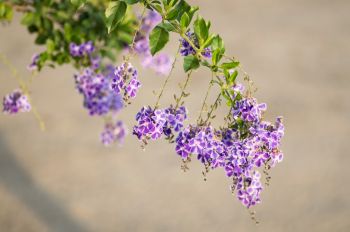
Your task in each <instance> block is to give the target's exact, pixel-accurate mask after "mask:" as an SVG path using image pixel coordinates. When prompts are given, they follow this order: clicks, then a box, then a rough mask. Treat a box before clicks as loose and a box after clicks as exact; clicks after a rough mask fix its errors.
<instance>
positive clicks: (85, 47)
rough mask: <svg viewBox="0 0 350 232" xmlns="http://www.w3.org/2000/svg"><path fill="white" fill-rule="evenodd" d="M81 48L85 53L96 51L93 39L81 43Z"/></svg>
mask: <svg viewBox="0 0 350 232" xmlns="http://www.w3.org/2000/svg"><path fill="white" fill-rule="evenodd" d="M80 49H81V50H82V53H83V54H84V55H90V54H91V53H93V52H94V50H95V46H94V44H93V42H92V41H88V42H86V43H83V44H81V45H80Z"/></svg>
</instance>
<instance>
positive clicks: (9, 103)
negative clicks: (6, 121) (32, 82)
mask: <svg viewBox="0 0 350 232" xmlns="http://www.w3.org/2000/svg"><path fill="white" fill-rule="evenodd" d="M30 110H31V105H30V103H29V99H28V97H27V96H26V95H25V94H23V92H22V91H21V90H19V89H15V90H14V91H12V92H11V93H9V94H7V95H6V96H5V97H4V99H3V112H4V113H6V114H16V113H19V112H29V111H30Z"/></svg>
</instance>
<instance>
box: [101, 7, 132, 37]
mask: <svg viewBox="0 0 350 232" xmlns="http://www.w3.org/2000/svg"><path fill="white" fill-rule="evenodd" d="M126 8H127V5H126V3H125V2H121V1H111V2H110V3H109V5H108V7H107V9H106V12H105V15H106V18H107V23H106V25H107V29H108V33H111V31H113V30H114V29H115V28H116V27H117V26H118V23H119V22H120V21H121V20H122V19H123V17H124V15H125V12H126Z"/></svg>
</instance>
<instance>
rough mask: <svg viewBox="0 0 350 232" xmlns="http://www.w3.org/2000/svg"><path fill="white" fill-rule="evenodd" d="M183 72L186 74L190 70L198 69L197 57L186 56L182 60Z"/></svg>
mask: <svg viewBox="0 0 350 232" xmlns="http://www.w3.org/2000/svg"><path fill="white" fill-rule="evenodd" d="M183 66H184V70H185V72H188V71H189V70H192V69H197V68H199V60H198V58H197V57H195V56H193V55H189V56H186V57H185V59H184V65H183Z"/></svg>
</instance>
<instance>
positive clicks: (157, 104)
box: [154, 46, 181, 109]
mask: <svg viewBox="0 0 350 232" xmlns="http://www.w3.org/2000/svg"><path fill="white" fill-rule="evenodd" d="M180 48H181V46H179V48H178V50H177V52H176V55H175V59H174V61H173V63H172V65H171V69H170V72H169V74H168V76H167V78H166V79H165V81H164V83H163V86H162V88H161V91H160V93H159V95H158V98H157V101H156V104H155V106H154V108H155V109H157V108H158V107H159V101H160V98H161V97H162V95H163V92H164V89H165V87H166V85H167V84H168V82H169V79H170V77H171V74H172V73H173V70H174V68H175V64H176V60H177V57H178V55H179V52H180Z"/></svg>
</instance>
